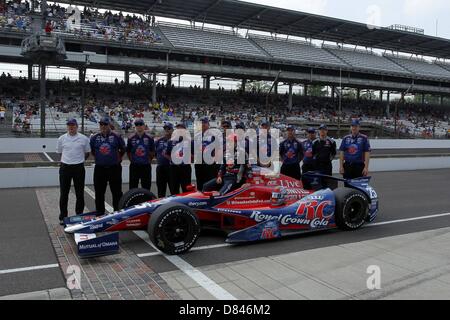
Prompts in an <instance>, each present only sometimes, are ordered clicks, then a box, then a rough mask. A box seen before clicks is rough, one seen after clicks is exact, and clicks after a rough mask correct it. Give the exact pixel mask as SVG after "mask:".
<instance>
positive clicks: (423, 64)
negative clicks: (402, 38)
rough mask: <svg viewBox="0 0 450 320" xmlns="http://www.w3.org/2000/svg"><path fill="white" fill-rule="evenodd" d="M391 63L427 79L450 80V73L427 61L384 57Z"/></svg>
mask: <svg viewBox="0 0 450 320" xmlns="http://www.w3.org/2000/svg"><path fill="white" fill-rule="evenodd" d="M386 57H388V58H389V59H390V60H391V61H394V62H395V63H397V64H398V65H400V66H402V67H403V68H405V69H407V70H409V71H411V72H413V73H415V74H418V75H423V76H427V77H433V78H436V77H438V78H444V79H450V72H449V71H447V70H445V69H444V68H442V67H440V66H439V65H437V64H432V63H429V62H427V61H422V60H416V59H402V58H396V57H393V56H386Z"/></svg>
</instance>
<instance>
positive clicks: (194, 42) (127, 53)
mask: <svg viewBox="0 0 450 320" xmlns="http://www.w3.org/2000/svg"><path fill="white" fill-rule="evenodd" d="M59 2H60V3H67V4H70V5H81V6H86V8H92V1H87V0H86V1H84V0H74V1H72V0H68V1H65V0H61V1H59ZM7 3H9V1H7ZM95 5H96V6H97V7H98V8H100V9H107V10H109V9H111V10H122V11H123V12H125V13H130V14H129V15H126V14H124V15H122V14H120V15H119V14H111V13H108V12H106V13H104V14H100V13H98V12H97V11H95V10H94V9H92V10H91V9H86V10H83V11H82V12H81V23H80V24H79V25H71V24H70V23H69V24H66V23H65V21H66V20H67V18H68V16H69V15H70V13H69V12H67V11H66V9H65V8H64V7H60V6H58V5H52V6H51V7H50V10H51V13H52V16H51V17H49V21H50V22H51V25H52V27H51V31H50V32H52V33H57V34H59V35H60V36H62V38H63V39H64V41H65V43H66V48H67V56H68V58H67V60H66V61H64V62H62V63H61V64H60V65H61V66H67V67H71V68H75V69H79V70H80V79H79V80H80V82H81V81H83V82H84V78H83V72H82V70H83V69H84V68H86V61H89V68H95V69H104V70H116V71H117V70H120V71H123V72H124V74H125V76H124V79H125V84H126V85H128V83H129V75H130V73H136V74H138V75H139V76H140V77H141V79H143V81H148V82H150V83H153V88H152V89H151V90H149V92H151V94H152V96H151V101H152V103H155V102H156V101H157V100H158V95H159V94H160V93H159V92H158V90H160V89H159V88H156V85H157V83H156V82H155V81H153V82H152V81H151V76H150V75H151V74H157V73H159V74H164V75H167V84H168V85H169V84H172V81H171V80H172V75H181V74H191V75H200V76H202V77H204V79H206V81H205V82H204V85H205V88H204V89H209V88H210V78H211V77H213V76H214V77H226V78H233V79H237V80H242V81H243V88H244V87H245V86H244V84H245V83H246V81H259V80H269V81H273V80H274V79H275V78H276V77H277V79H278V82H279V83H284V84H286V85H288V86H289V87H290V90H289V95H290V97H289V99H286V101H285V102H283V103H284V104H287V107H288V109H289V110H292V107H293V104H295V99H292V86H293V85H301V86H303V87H304V90H303V92H304V94H306V95H307V94H308V87H309V86H315V85H319V86H324V85H326V86H330V87H332V88H333V90H332V92H333V97H334V93H335V92H337V91H336V90H335V89H336V88H337V87H345V88H353V89H356V90H357V92H358V94H357V97H356V98H357V99H359V96H360V91H361V90H365V89H371V90H380V97H383V96H384V97H387V100H384V101H381V102H380V103H381V104H382V105H383V106H384V107H383V108H385V109H386V112H385V113H386V114H389V107H388V106H389V104H392V103H391V101H390V96H391V94H398V95H400V94H402V93H405V92H406V91H408V92H409V93H412V94H415V95H417V94H422V95H425V94H431V95H436V96H437V97H439V99H440V101H441V104H443V103H444V102H445V98H446V97H449V96H450V67H449V64H448V63H447V59H450V41H449V40H447V39H442V38H437V37H431V36H427V35H424V34H422V33H415V32H409V31H407V29H405V30H406V31H405V30H402V29H401V28H382V27H376V28H367V26H366V25H365V24H361V23H356V22H351V21H345V20H340V19H334V18H329V17H323V16H318V15H312V14H308V13H303V12H297V11H292V10H285V9H279V8H274V7H269V6H262V5H258V4H253V3H246V2H241V1H236V0H219V1H217V0H191V1H189V2H187V1H181V0H164V1H156V2H154V3H153V4H152V5H151V6H150V7H149V6H148V4H145V3H144V2H136V1H131V0H120V1H110V0H98V1H96V2H95ZM29 10H30V9H29V8H26V6H20V7H19V9H16V8H12V6H8V7H7V8H6V10H3V12H0V31H1V33H0V62H7V63H19V64H26V65H28V68H29V69H28V78H29V79H30V80H31V79H32V71H31V69H32V67H33V63H32V62H31V61H28V60H26V59H25V58H24V57H22V56H21V55H20V43H21V42H22V40H23V39H24V37H26V36H27V35H29V34H30V33H31V27H30V19H29V13H30V11H29ZM133 13H138V14H140V15H141V16H132V15H131V14H133ZM149 16H158V17H165V18H175V19H179V20H186V21H188V22H189V24H181V23H177V24H173V23H154V21H151V19H149ZM204 24H208V27H205V26H204ZM210 25H216V26H220V27H219V28H214V27H212V26H210ZM224 28H228V29H227V30H225V29H224ZM408 30H409V29H408ZM242 31H244V32H242ZM260 33H265V34H266V35H262V34H260ZM300 38H303V39H304V41H302V40H300ZM316 40H317V41H320V42H322V45H316V44H314V43H316V42H317V41H316ZM361 48H364V50H362V49H361ZM87 51H89V53H86V52H87ZM376 51H380V52H381V51H383V52H384V54H381V53H375V52H376ZM91 54H92V56H89V59H88V58H87V57H88V55H91ZM85 56H86V58H85ZM408 56H409V58H408ZM415 56H419V57H418V58H417V57H415ZM423 57H432V58H431V59H430V58H427V60H425V59H423ZM429 60H430V61H429ZM0 81H1V80H0ZM157 89H158V90H157ZM276 92H277V90H276V86H275V93H276ZM384 92H387V95H383V93H384ZM275 101H277V100H276V99H275ZM346 103H351V102H346ZM260 107H261V105H260ZM274 107H275V108H276V107H278V108H284V107H286V105H280V104H278V105H275V106H274ZM344 108H345V106H344ZM272 110H273V109H272ZM391 113H392V110H391ZM49 121H50V125H48V126H47V128H51V127H55V128H58V124H57V123H55V122H54V123H53V124H52V122H51V119H49Z"/></svg>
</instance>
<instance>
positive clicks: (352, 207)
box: [334, 188, 369, 231]
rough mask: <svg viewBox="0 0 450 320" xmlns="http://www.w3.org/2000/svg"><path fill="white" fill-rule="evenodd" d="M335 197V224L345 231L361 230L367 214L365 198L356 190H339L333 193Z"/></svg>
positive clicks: (367, 205)
mask: <svg viewBox="0 0 450 320" xmlns="http://www.w3.org/2000/svg"><path fill="white" fill-rule="evenodd" d="M334 194H335V197H336V210H335V217H336V224H337V226H338V227H339V228H340V229H342V230H345V231H352V230H357V229H359V228H361V227H362V226H363V225H364V223H365V222H366V218H367V216H368V214H369V204H368V200H367V197H366V196H365V195H364V194H363V193H362V192H361V191H358V190H354V189H350V188H339V189H336V190H335V191H334Z"/></svg>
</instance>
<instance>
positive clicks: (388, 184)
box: [86, 169, 450, 273]
mask: <svg viewBox="0 0 450 320" xmlns="http://www.w3.org/2000/svg"><path fill="white" fill-rule="evenodd" d="M449 181H450V169H446V170H428V171H408V172H382V173H374V174H373V180H372V185H373V186H374V188H375V189H376V191H377V192H378V195H379V198H380V213H379V216H378V218H377V220H376V222H385V221H394V220H399V219H410V218H415V217H423V216H430V215H435V214H442V213H448V212H450V188H449ZM90 188H91V189H92V190H93V187H92V186H90ZM123 190H124V191H125V190H128V186H127V185H124V186H123ZM152 191H153V192H155V191H156V188H155V186H153V187H152ZM86 200H87V201H86V205H87V207H88V208H89V209H92V210H94V209H95V205H94V201H93V199H92V198H91V197H90V196H89V195H87V194H86ZM106 202H107V203H109V204H111V203H112V199H111V195H110V193H109V191H108V192H107V194H106ZM444 227H450V216H447V217H442V218H436V219H429V220H419V221H410V222H402V223H398V224H388V225H381V226H376V227H373V228H363V229H361V230H358V231H355V232H342V231H338V230H336V231H325V232H320V233H313V234H308V235H302V236H295V237H291V238H287V239H282V240H277V241H272V242H264V243H257V244H251V245H241V246H230V247H222V248H213V249H207V250H200V251H192V252H189V253H188V254H185V255H183V259H184V260H186V261H187V262H188V263H190V264H191V265H193V266H194V267H201V266H207V265H213V264H218V263H226V262H234V261H240V260H245V259H254V258H259V257H267V256H272V255H279V254H286V253H291V252H298V251H305V250H310V249H316V248H322V247H329V246H334V245H340V244H347V243H353V242H360V241H366V240H371V239H378V238H384V237H390V236H395V235H402V234H408V233H413V232H419V231H427V230H434V229H440V228H444ZM121 239H122V241H124V242H126V243H127V245H128V246H129V247H130V248H131V249H132V250H133V251H134V252H135V253H136V254H143V253H152V252H154V251H155V250H154V249H153V248H151V247H150V246H149V245H148V244H146V243H145V242H143V241H142V239H140V238H138V237H137V236H136V235H134V234H133V233H131V232H126V233H123V234H121ZM224 241H225V237H224V236H223V235H222V234H221V233H214V232H211V231H206V232H204V233H203V234H202V236H201V237H200V239H199V240H198V242H197V243H196V246H195V247H197V248H198V247H203V246H210V245H218V244H219V245H220V244H224ZM142 260H143V261H144V262H145V263H146V264H147V265H148V266H150V267H151V268H152V269H153V270H155V271H156V272H158V273H163V272H167V271H174V270H176V267H175V266H173V265H172V264H171V263H170V262H168V261H167V260H166V259H164V258H163V257H162V256H158V255H156V256H151V257H146V258H142Z"/></svg>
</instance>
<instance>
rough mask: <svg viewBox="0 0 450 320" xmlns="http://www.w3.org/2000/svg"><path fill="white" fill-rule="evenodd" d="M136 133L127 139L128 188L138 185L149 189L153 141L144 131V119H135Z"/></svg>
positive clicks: (153, 150)
mask: <svg viewBox="0 0 450 320" xmlns="http://www.w3.org/2000/svg"><path fill="white" fill-rule="evenodd" d="M134 125H135V126H136V133H135V134H134V135H132V136H131V137H130V138H129V139H128V143H127V154H128V159H130V162H131V163H130V190H131V189H136V188H138V187H139V181H140V182H141V186H142V188H143V189H147V190H149V191H150V189H151V186H152V166H151V164H152V160H153V158H154V157H155V141H154V140H153V138H152V137H150V136H149V135H148V134H147V133H145V123H144V120H142V119H138V120H136V121H135V123H134Z"/></svg>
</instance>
